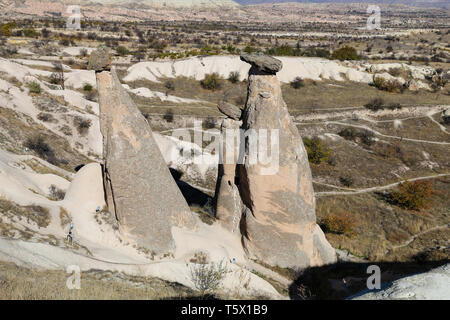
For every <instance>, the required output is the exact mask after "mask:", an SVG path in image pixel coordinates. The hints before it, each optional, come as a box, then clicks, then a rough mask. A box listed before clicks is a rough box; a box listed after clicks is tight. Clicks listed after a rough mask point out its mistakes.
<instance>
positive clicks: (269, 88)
mask: <svg viewBox="0 0 450 320" xmlns="http://www.w3.org/2000/svg"><path fill="white" fill-rule="evenodd" d="M241 59H242V60H243V61H245V62H248V63H250V64H251V65H252V67H251V69H250V71H249V77H248V93H247V94H248V96H247V103H246V106H245V109H244V111H243V114H242V125H241V129H243V130H246V131H247V132H248V131H249V130H250V131H251V130H255V132H256V133H258V132H260V131H264V130H267V131H266V132H267V136H268V137H267V144H266V145H267V149H268V152H267V154H268V155H270V154H271V153H273V152H276V151H277V150H276V149H278V152H279V156H278V159H277V160H278V161H277V162H278V163H277V167H276V168H275V169H274V170H267V165H266V164H264V163H262V162H260V161H259V159H258V161H257V162H256V163H255V162H254V161H253V162H252V161H251V160H250V159H251V158H252V155H251V154H250V153H251V152H252V148H251V147H250V145H249V143H250V142H249V139H243V140H242V141H243V142H242V143H243V144H244V147H243V148H241V154H240V155H239V157H242V159H243V161H242V163H237V164H236V165H235V166H234V171H233V169H232V167H229V170H226V168H227V167H226V166H225V165H223V169H222V170H220V168H219V181H218V185H217V189H218V193H217V217H218V218H219V220H222V224H223V225H224V226H225V227H228V228H230V223H229V220H230V219H234V221H235V220H236V219H238V220H239V232H240V235H241V237H242V239H241V240H242V243H243V245H244V248H245V250H246V251H247V254H248V256H249V257H250V258H252V259H256V260H259V261H262V262H265V263H267V264H270V265H274V266H275V265H277V266H280V267H291V268H293V267H297V268H305V267H310V266H318V265H323V264H328V263H333V262H335V261H336V254H335V251H334V249H333V248H332V247H331V245H330V244H329V243H328V241H327V240H326V238H325V236H324V234H323V232H322V230H321V229H320V227H319V226H318V225H317V224H316V214H315V198H314V190H313V186H312V177H311V170H310V167H309V162H308V157H307V154H306V151H305V148H304V145H303V142H302V139H301V137H300V135H299V133H298V130H297V127H296V126H295V124H294V123H293V122H292V120H291V117H290V115H289V113H288V110H287V106H286V104H285V102H284V101H283V98H282V95H281V87H280V83H279V81H278V78H277V76H276V72H278V71H280V70H281V68H282V64H281V61H279V60H277V59H275V58H272V57H267V56H263V55H259V54H248V55H245V56H242V57H241ZM260 129H262V130H260ZM272 131H274V132H277V133H278V139H277V141H274V143H275V145H273V144H272V141H270V139H271V132H272ZM258 139H259V137H258ZM258 148H259V146H258ZM272 165H273V164H272ZM272 169H273V168H272ZM271 171H272V172H271ZM224 180H225V181H226V183H225V182H223V181H224ZM233 182H234V183H233ZM230 184H231V185H230ZM224 189H225V191H224ZM236 190H237V191H236ZM236 194H238V195H239V199H234V198H233V197H234V195H236ZM224 206H228V207H227V208H226V209H224V208H223V207H224ZM236 207H237V208H236ZM236 217H238V218H236ZM223 219H226V220H225V221H223ZM231 227H232V228H233V229H232V230H234V227H235V225H234V224H232V225H231Z"/></svg>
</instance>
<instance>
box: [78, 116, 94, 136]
mask: <svg viewBox="0 0 450 320" xmlns="http://www.w3.org/2000/svg"><path fill="white" fill-rule="evenodd" d="M73 125H74V126H75V128H77V131H78V133H79V134H81V135H85V134H86V133H87V132H88V131H89V128H90V127H91V125H92V121H91V119H84V118H82V117H79V116H77V117H75V118H74V119H73Z"/></svg>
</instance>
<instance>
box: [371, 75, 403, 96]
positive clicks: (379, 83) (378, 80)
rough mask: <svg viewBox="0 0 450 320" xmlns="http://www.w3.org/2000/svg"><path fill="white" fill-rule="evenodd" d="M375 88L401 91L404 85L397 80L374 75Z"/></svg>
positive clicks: (394, 91) (395, 91)
mask: <svg viewBox="0 0 450 320" xmlns="http://www.w3.org/2000/svg"><path fill="white" fill-rule="evenodd" d="M373 85H374V86H375V88H377V89H379V90H383V91H387V92H391V93H403V91H404V90H405V87H404V86H403V85H402V84H401V83H400V81H398V80H386V79H383V78H382V77H375V78H374V80H373Z"/></svg>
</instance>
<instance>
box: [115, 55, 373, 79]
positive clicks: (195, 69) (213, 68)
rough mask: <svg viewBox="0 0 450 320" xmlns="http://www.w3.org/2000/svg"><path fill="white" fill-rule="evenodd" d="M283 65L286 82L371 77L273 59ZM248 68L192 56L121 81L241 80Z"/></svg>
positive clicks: (329, 65) (138, 67)
mask: <svg viewBox="0 0 450 320" xmlns="http://www.w3.org/2000/svg"><path fill="white" fill-rule="evenodd" d="M277 58H278V59H280V60H281V61H282V62H283V69H282V70H281V71H280V72H278V74H277V75H278V78H279V79H280V81H281V82H290V81H292V80H294V79H295V78H296V77H298V76H299V77H302V78H307V79H313V80H317V81H320V80H322V79H330V80H336V81H344V80H346V79H348V80H351V81H357V82H364V83H370V82H372V75H371V74H369V73H367V72H362V71H358V70H356V69H353V68H350V67H346V66H343V65H342V64H340V63H338V62H335V61H330V60H326V59H321V58H299V57H277ZM249 69H250V65H249V64H248V63H245V62H243V61H241V60H240V58H239V56H231V55H228V56H208V57H192V58H189V59H184V60H176V61H162V62H158V61H151V62H140V63H136V64H135V65H132V66H131V67H130V68H129V69H128V74H127V76H126V77H125V78H124V81H127V82H129V81H134V80H138V79H147V80H150V81H153V82H159V78H162V77H167V78H175V77H179V76H184V77H189V78H194V79H196V80H202V79H203V78H204V77H205V74H208V73H213V72H216V73H218V74H219V75H220V76H221V77H223V78H228V76H229V74H230V72H232V71H237V72H238V73H239V79H240V80H241V81H242V80H244V79H245V78H246V77H247V74H248V70H249Z"/></svg>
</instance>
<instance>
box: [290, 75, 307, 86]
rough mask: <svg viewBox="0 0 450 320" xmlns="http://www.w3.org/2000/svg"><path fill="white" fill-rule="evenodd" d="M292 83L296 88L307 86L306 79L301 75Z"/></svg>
mask: <svg viewBox="0 0 450 320" xmlns="http://www.w3.org/2000/svg"><path fill="white" fill-rule="evenodd" d="M290 85H291V87H292V88H294V89H299V88H302V87H304V86H305V81H304V80H303V79H302V78H300V77H296V78H295V79H294V80H292V81H291V82H290Z"/></svg>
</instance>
